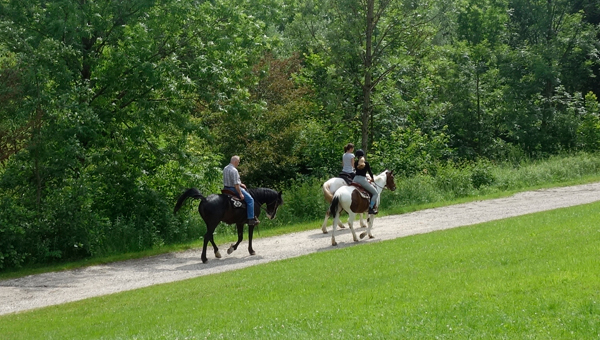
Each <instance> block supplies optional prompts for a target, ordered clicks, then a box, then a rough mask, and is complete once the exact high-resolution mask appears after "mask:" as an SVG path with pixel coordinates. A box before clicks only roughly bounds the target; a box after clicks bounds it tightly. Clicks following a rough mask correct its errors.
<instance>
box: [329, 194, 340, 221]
mask: <svg viewBox="0 0 600 340" xmlns="http://www.w3.org/2000/svg"><path fill="white" fill-rule="evenodd" d="M339 204H340V198H339V197H338V196H335V197H333V201H331V205H330V206H329V216H331V217H334V218H335V214H337V210H338V205H339Z"/></svg>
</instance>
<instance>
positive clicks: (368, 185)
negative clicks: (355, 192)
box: [354, 176, 379, 214]
mask: <svg viewBox="0 0 600 340" xmlns="http://www.w3.org/2000/svg"><path fill="white" fill-rule="evenodd" d="M354 181H355V182H356V183H358V184H360V185H362V187H363V188H365V190H367V191H368V192H370V193H371V195H372V196H371V202H369V214H376V213H377V212H375V211H374V210H373V206H374V205H375V203H377V198H378V197H379V193H378V192H377V190H376V189H375V187H374V186H373V185H371V183H369V181H368V180H367V178H366V177H365V176H355V177H354Z"/></svg>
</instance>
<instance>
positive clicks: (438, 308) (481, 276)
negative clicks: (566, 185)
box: [0, 203, 600, 339]
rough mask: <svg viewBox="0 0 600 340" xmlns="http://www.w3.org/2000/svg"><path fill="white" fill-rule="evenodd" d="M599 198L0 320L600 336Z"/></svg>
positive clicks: (221, 335)
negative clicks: (584, 202) (564, 207)
mask: <svg viewBox="0 0 600 340" xmlns="http://www.w3.org/2000/svg"><path fill="white" fill-rule="evenodd" d="M599 211H600V203H593V204H588V205H584V206H578V207H573V208H566V209H559V210H554V211H549V212H543V213H537V214H532V215H526V216H522V217H517V218H511V219H506V220H502V221H496V222H490V223H485V224H480V225H476V226H470V227H462V228H457V229H451V230H446V231H440V232H434V233H430V234H422V235H415V236H410V237H405V238H401V239H396V240H392V241H385V242H376V243H368V244H362V245H359V246H355V247H349V248H343V249H338V250H332V251H328V252H321V253H316V254H311V255H308V256H303V257H299V258H294V259H289V260H284V261H279V262H274V263H269V264H264V265H258V266H254V267H250V268H246V269H243V270H238V271H233V272H227V273H222V274H217V275H210V276H204V277H199V278H196V279H191V280H186V281H181V282H176V283H171V284H164V285H159V286H153V287H148V288H144V289H138V290H135V291H130V292H124V293H119V294H114V295H110V296H104V297H99V298H92V299H88V300H84V301H79V302H74V303H69V304H65V305H60V306H53V307H47V308H43V309H39V310H34V311H29V312H23V313H18V314H13V315H6V316H1V317H0V338H1V339H292V338H295V339H323V338H328V339H363V338H366V339H599V338H600V275H599V273H600V271H599V268H600V214H599Z"/></svg>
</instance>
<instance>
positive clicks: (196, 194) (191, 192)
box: [173, 188, 204, 214]
mask: <svg viewBox="0 0 600 340" xmlns="http://www.w3.org/2000/svg"><path fill="white" fill-rule="evenodd" d="M190 197H191V198H193V199H197V200H198V199H199V200H203V199H204V196H202V193H201V192H200V190H198V189H196V188H190V189H187V190H186V191H185V192H184V193H183V194H181V196H179V198H178V199H177V204H175V210H173V214H175V213H176V212H177V211H178V210H179V209H180V208H181V206H182V205H183V203H184V202H185V200H187V199H188V198H190Z"/></svg>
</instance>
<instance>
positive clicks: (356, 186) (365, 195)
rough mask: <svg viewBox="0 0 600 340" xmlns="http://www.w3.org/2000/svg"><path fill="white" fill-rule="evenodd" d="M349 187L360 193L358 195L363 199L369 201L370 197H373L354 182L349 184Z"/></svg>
mask: <svg viewBox="0 0 600 340" xmlns="http://www.w3.org/2000/svg"><path fill="white" fill-rule="evenodd" d="M350 185H351V186H353V187H355V188H356V190H357V191H358V192H359V193H360V195H361V196H362V197H363V198H365V199H368V200H369V201H370V200H371V197H372V196H373V195H372V194H371V193H370V192H368V191H367V189H365V188H363V186H362V185H360V184H358V183H356V182H352V183H350Z"/></svg>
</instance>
